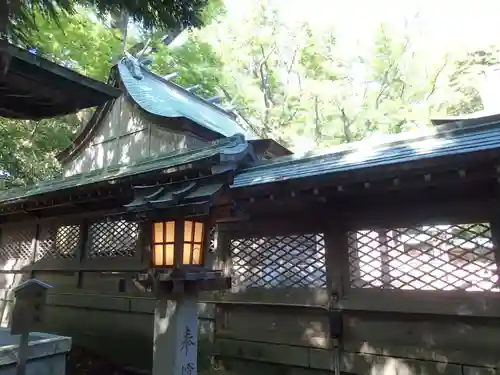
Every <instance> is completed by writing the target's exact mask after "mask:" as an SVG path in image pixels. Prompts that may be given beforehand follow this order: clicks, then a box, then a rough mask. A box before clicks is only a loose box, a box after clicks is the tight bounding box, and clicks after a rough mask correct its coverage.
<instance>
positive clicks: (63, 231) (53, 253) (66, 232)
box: [36, 224, 81, 260]
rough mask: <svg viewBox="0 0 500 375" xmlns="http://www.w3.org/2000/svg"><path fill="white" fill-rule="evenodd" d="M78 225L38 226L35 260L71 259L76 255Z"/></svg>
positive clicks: (78, 234) (78, 235)
mask: <svg viewBox="0 0 500 375" xmlns="http://www.w3.org/2000/svg"><path fill="white" fill-rule="evenodd" d="M80 235H81V229H80V225H77V224H76V225H63V226H60V227H58V228H57V227H56V228H52V227H44V226H42V227H41V228H40V234H39V238H38V247H37V252H36V260H40V259H72V258H75V257H76V254H77V249H78V246H79V244H80Z"/></svg>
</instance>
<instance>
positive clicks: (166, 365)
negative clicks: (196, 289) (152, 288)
mask: <svg viewBox="0 0 500 375" xmlns="http://www.w3.org/2000/svg"><path fill="white" fill-rule="evenodd" d="M197 302H198V298H197V295H196V293H186V294H184V295H182V296H181V297H179V299H177V300H167V298H166V297H160V298H159V299H157V301H156V307H155V315H154V347H153V375H167V374H168V375H170V374H171V375H196V374H197V357H198V355H197V354H198V316H197V315H198V314H197Z"/></svg>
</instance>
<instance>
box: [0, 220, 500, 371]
mask: <svg viewBox="0 0 500 375" xmlns="http://www.w3.org/2000/svg"><path fill="white" fill-rule="evenodd" d="M490 219H491V218H483V219H482V220H481V222H485V221H489V220H490ZM286 224H287V225H277V223H276V222H274V225H273V224H272V223H270V222H266V221H262V222H259V221H254V222H252V223H245V225H237V224H227V225H222V226H220V227H219V232H218V239H217V242H218V247H217V251H216V252H215V254H213V264H214V266H215V267H216V268H221V269H224V270H225V272H229V270H232V271H231V272H232V273H233V275H234V277H235V278H234V284H233V288H232V290H230V291H227V292H217V293H209V294H205V295H203V296H202V298H201V302H200V304H199V309H200V310H199V317H200V326H199V327H200V332H201V337H202V338H203V341H204V343H203V344H202V349H203V352H204V355H206V353H214V354H216V358H217V359H218V362H219V365H220V366H223V367H225V368H227V369H230V370H234V371H237V372H239V373H241V374H249V375H250V374H255V373H261V374H276V375H279V374H288V375H295V374H297V375H298V374H305V375H306V374H311V375H312V374H318V375H320V374H331V373H332V372H333V368H334V367H333V366H334V363H335V362H334V360H335V358H336V357H335V353H336V351H337V350H339V352H340V365H341V370H342V371H343V372H344V373H350V374H358V375H364V374H383V375H393V374H394V375H396V374H397V375H401V374H404V375H424V374H425V375H432V374H436V375H437V374H440V375H441V374H445V375H447V374H451V375H455V374H456V375H459V374H460V375H463V374H466V375H486V374H496V373H498V372H499V371H500V359H499V356H498V347H500V334H498V333H499V332H500V298H499V292H498V291H496V290H492V291H488V292H486V291H483V292H466V291H464V290H440V291H436V290H398V289H385V290H384V289H381V288H365V289H362V288H355V287H353V286H352V284H351V277H352V276H351V268H352V264H350V262H349V259H348V242H347V239H348V236H347V233H348V232H349V230H353V229H359V228H358V224H356V225H354V224H352V223H349V222H348V221H347V222H346V221H337V222H332V221H329V222H323V223H318V222H313V221H309V220H306V219H303V220H300V221H297V222H294V220H291V219H289V220H288V221H287V223H286ZM361 227H363V225H361V224H360V228H361ZM495 228H496V224H495V222H494V221H493V223H492V236H493V241H494V243H495V244H497V243H499V242H498V241H497V239H496V234H498V233H500V231H498V230H497V229H495ZM35 232H38V233H40V230H36V231H35ZM26 233H27V232H26ZM495 233H496V234H495ZM2 237H5V235H4V236H2ZM38 242H39V241H38ZM38 242H37V241H31V242H30V241H27V240H26V241H24V242H23V241H20V242H19V241H18V243H19V244H21V245H22V246H24V247H26V248H27V247H29V246H35V248H36V246H41V245H40V243H39V244H38V245H37V243H38ZM84 242H85V241H84ZM299 242H300V243H299ZM146 243H147V241H144V239H142V240H139V243H138V245H137V249H141V247H142V248H144V246H146ZM2 246H3V247H2V251H5V249H6V247H5V244H3V245H2ZM242 246H246V248H250V249H252V250H251V253H244V252H242V250H241V249H242V248H243V247H242ZM86 247H87V248H88V244H87V245H86ZM86 247H85V246H83V247H81V249H80V250H78V251H77V253H78V254H80V255H79V256H78V257H76V258H75V259H76V260H75V261H71V263H70V262H68V261H67V260H63V261H62V262H61V261H57V262H53V263H52V264H53V265H52V266H50V265H49V264H51V263H50V262H48V261H47V262H40V263H37V262H35V264H36V265H37V266H36V267H31V266H30V264H31V263H32V261H22V259H21V260H20V259H10V260H7V261H5V260H4V261H3V271H1V272H0V273H1V274H2V275H3V278H2V279H1V282H2V285H0V288H1V289H2V290H3V291H4V292H3V293H2V296H3V298H2V303H3V308H4V316H3V322H4V324H5V323H6V322H7V321H8V311H9V304H10V303H11V293H10V291H11V289H12V287H13V286H15V285H16V284H18V283H19V282H20V281H21V280H22V279H23V278H27V277H36V278H39V279H40V280H43V281H46V282H48V283H50V284H51V285H53V286H54V289H53V290H51V292H50V294H49V299H48V304H49V306H48V311H47V320H46V322H45V323H44V325H43V326H42V327H40V330H43V331H47V332H54V333H60V334H66V335H70V336H72V337H73V338H74V342H75V344H81V345H85V346H87V347H89V348H91V349H94V350H97V351H99V352H101V353H102V354H106V355H109V356H111V357H112V358H115V359H116V360H117V361H120V362H122V363H124V364H127V365H130V366H134V367H141V368H150V361H151V352H152V335H153V325H152V312H153V301H152V299H151V298H150V297H148V296H147V295H146V294H144V293H142V292H139V291H138V290H137V288H136V287H135V286H134V284H133V282H132V280H130V279H128V278H126V277H124V274H123V273H122V272H123V270H125V269H127V270H128V271H130V272H133V270H134V269H135V270H137V271H139V270H141V269H143V268H144V266H145V265H146V264H147V263H148V259H147V257H145V256H144V254H145V253H144V252H140V251H138V252H137V253H135V255H133V256H132V257H128V258H127V257H122V258H120V257H115V258H114V259H107V260H102V259H101V260H99V262H96V261H95V260H92V259H87V258H86V257H85V253H82V251H84V250H83V249H85V248H86ZM311 249H314V251H315V252H317V253H321V252H322V251H324V255H322V258H318V259H316V260H315V261H314V262H313V263H314V270H312V269H311V268H308V267H312V266H310V265H311V264H313V263H311V262H310V259H311V257H312V256H313V255H312V254H313V252H311ZM283 250H286V251H284V252H283ZM494 251H495V255H496V254H497V253H498V248H497V246H495V249H494ZM252 254H253V255H252ZM285 254H289V255H290V254H291V256H288V255H285ZM252 257H253V258H252ZM33 259H36V257H34V258H33ZM496 259H500V257H497V256H496ZM243 261H244V262H243ZM242 262H243V263H242ZM292 263H293V264H294V265H295V266H294V267H295V268H293V270H292V271H293V272H292V271H290V264H292ZM308 264H309V265H308ZM263 265H264V266H263ZM134 267H135V268H134ZM284 270H285V271H286V272H289V271H290V272H292V273H286V272H285V271H284ZM297 270H308V274H309V275H313V274H314V275H316V276H314V277H313V278H308V277H303V276H300V274H299V276H300V277H298V278H297V277H296V276H294V273H295V274H297V272H298V271H297ZM111 271H113V272H115V273H112V272H111ZM313 271H314V272H313ZM263 280H264V281H265V282H263ZM292 281H293V282H292ZM271 285H274V287H270V286H271ZM335 310H340V311H341V314H342V322H343V334H342V337H341V340H339V341H334V340H331V339H330V333H329V330H330V324H329V317H330V315H331V314H332V312H333V311H335ZM212 343H213V344H212Z"/></svg>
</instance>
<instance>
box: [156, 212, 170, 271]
mask: <svg viewBox="0 0 500 375" xmlns="http://www.w3.org/2000/svg"><path fill="white" fill-rule="evenodd" d="M174 242H175V222H174V221H167V222H160V223H154V224H153V265H154V266H155V267H161V266H166V267H172V266H173V265H174Z"/></svg>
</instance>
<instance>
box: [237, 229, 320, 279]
mask: <svg viewBox="0 0 500 375" xmlns="http://www.w3.org/2000/svg"><path fill="white" fill-rule="evenodd" d="M231 254H232V270H233V279H234V281H235V283H238V284H240V285H243V286H246V287H265V288H274V287H320V288H324V287H326V266H325V245H324V239H323V234H302V235H289V236H276V237H253V238H240V239H234V240H232V241H231Z"/></svg>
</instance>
